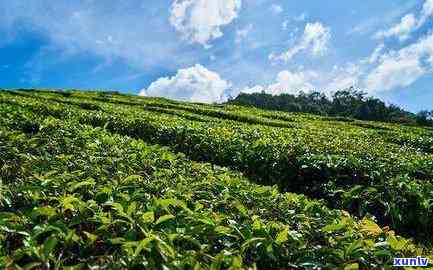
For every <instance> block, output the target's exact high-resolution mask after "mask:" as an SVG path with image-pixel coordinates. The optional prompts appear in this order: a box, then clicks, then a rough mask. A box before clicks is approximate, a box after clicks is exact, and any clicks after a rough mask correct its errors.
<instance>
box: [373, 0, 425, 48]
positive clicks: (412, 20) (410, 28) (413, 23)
mask: <svg viewBox="0 0 433 270" xmlns="http://www.w3.org/2000/svg"><path fill="white" fill-rule="evenodd" d="M432 15H433V0H426V1H425V2H424V4H423V7H422V10H421V11H420V14H419V18H417V17H416V16H415V15H414V14H413V13H409V14H406V15H405V16H404V17H403V18H401V20H400V22H399V23H398V24H396V25H394V26H392V27H391V28H389V29H388V30H384V31H379V32H377V33H376V34H375V35H374V38H376V39H385V38H390V37H396V38H398V39H399V40H400V41H405V40H407V39H408V38H409V37H410V35H411V33H412V32H414V31H416V30H418V29H419V28H421V27H422V26H423V25H424V24H425V23H426V22H427V20H428V19H429V18H430V17H431V16H432Z"/></svg>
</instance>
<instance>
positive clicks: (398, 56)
mask: <svg viewBox="0 0 433 270" xmlns="http://www.w3.org/2000/svg"><path fill="white" fill-rule="evenodd" d="M431 59H433V33H430V34H429V35H427V36H426V37H424V38H422V39H420V40H418V41H417V42H415V43H413V44H411V45H409V46H406V47H404V48H402V49H400V50H398V51H391V52H389V53H387V54H384V55H383V56H382V57H381V59H380V61H379V63H378V65H377V66H376V67H375V68H374V69H373V70H372V71H371V72H370V73H369V75H368V76H367V78H366V80H365V85H366V87H367V89H369V90H370V91H386V90H390V89H393V88H396V87H407V86H409V85H411V84H412V83H414V82H415V81H416V80H418V79H419V78H420V77H421V76H423V75H424V74H426V73H428V72H431V71H432V67H433V62H432V61H431Z"/></svg>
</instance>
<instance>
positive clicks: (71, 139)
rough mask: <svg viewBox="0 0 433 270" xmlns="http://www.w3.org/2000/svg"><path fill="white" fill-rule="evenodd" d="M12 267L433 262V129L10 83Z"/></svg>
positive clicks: (3, 219) (2, 117) (0, 206)
mask: <svg viewBox="0 0 433 270" xmlns="http://www.w3.org/2000/svg"><path fill="white" fill-rule="evenodd" d="M0 180H1V182H0V266H1V267H2V268H5V269H17V268H18V269H63V268H66V267H69V269H99V268H98V267H102V269H248V268H250V269H392V262H393V258H395V257H416V256H424V257H428V258H430V259H433V257H432V255H433V250H432V243H433V130H432V129H427V128H421V127H409V126H401V125H395V124H385V123H378V122H364V121H357V120H350V119H343V118H325V117H319V116H314V115H308V114H292V113H280V112H269V111H263V110H259V109H253V108H246V107H237V106H232V105H203V104H193V103H183V102H176V101H171V100H166V99H161V98H144V97H136V96H128V95H119V94H115V93H110V92H79V91H66V92H64V91H59V92H55V91H42V90H33V91H29V90H15V91H0Z"/></svg>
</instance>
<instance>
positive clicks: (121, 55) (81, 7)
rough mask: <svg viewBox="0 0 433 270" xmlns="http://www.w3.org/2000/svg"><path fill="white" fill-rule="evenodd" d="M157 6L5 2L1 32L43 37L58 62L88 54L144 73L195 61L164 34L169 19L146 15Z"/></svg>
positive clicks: (0, 7)
mask: <svg viewBox="0 0 433 270" xmlns="http://www.w3.org/2000/svg"><path fill="white" fill-rule="evenodd" d="M156 5H157V3H156V2H155V4H154V3H150V4H146V6H145V9H143V8H141V7H139V3H138V2H137V1H113V2H110V4H109V5H107V3H105V2H102V1H27V0H14V1H1V4H0V31H2V34H3V31H4V32H6V33H8V32H11V33H13V35H14V36H18V35H26V34H25V33H26V32H31V33H36V34H37V35H41V36H43V37H44V39H47V40H48V44H47V46H46V47H47V48H50V49H52V50H53V51H56V55H57V56H56V57H57V58H60V57H59V54H61V53H62V56H63V55H65V56H70V55H73V54H76V53H83V52H84V53H90V54H93V55H96V56H98V57H101V58H103V59H102V61H107V62H110V61H111V60H118V59H120V60H122V61H124V62H126V63H127V64H128V65H129V66H132V67H134V68H138V69H140V70H143V69H146V68H149V67H154V66H155V65H161V66H165V67H174V66H177V63H179V62H181V63H184V64H185V63H189V62H188V61H189V59H188V57H189V55H188V54H187V53H186V52H185V48H182V47H181V46H179V44H177V43H176V40H177V39H178V38H177V37H176V35H174V34H173V33H170V32H169V31H161V28H162V27H165V25H166V24H167V18H164V17H162V16H147V15H146V16H143V13H145V12H151V13H153V12H155V9H157V8H158V7H157V6H156ZM17 26H19V27H17ZM2 34H1V35H2ZM2 38H3V36H2ZM44 49H45V48H44ZM59 51H60V52H61V53H59ZM173 56H176V57H173ZM113 62H114V61H113Z"/></svg>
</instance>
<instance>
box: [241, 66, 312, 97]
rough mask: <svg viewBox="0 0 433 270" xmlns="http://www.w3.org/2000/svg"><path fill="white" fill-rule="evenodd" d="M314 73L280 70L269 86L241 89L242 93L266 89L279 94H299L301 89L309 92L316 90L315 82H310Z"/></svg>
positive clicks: (273, 93)
mask: <svg viewBox="0 0 433 270" xmlns="http://www.w3.org/2000/svg"><path fill="white" fill-rule="evenodd" d="M314 76H315V74H314V73H308V72H302V71H299V72H291V71H289V70H283V71H280V72H279V73H278V75H277V78H276V79H275V82H274V83H272V84H269V85H267V86H261V85H256V86H253V87H246V88H244V89H241V90H240V92H242V93H257V92H262V91H265V92H266V93H268V94H272V95H279V94H283V93H288V94H297V93H299V92H300V91H304V92H308V91H312V90H314V86H313V84H312V83H311V82H310V80H311V79H312V77H314Z"/></svg>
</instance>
